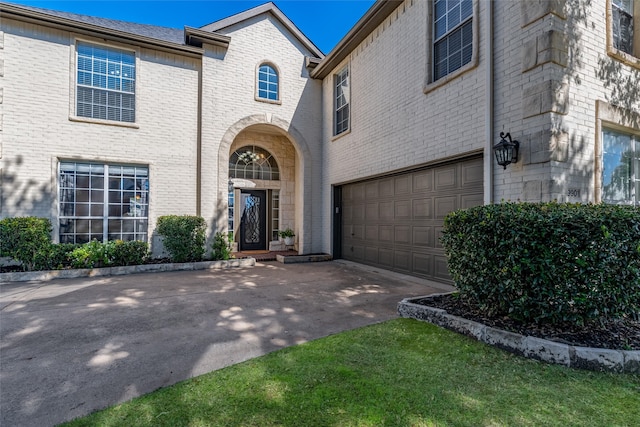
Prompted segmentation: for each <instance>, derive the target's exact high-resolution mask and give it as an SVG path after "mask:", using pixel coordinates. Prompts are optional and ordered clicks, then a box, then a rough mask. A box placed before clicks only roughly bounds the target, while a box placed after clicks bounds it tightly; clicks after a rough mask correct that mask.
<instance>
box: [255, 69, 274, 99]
mask: <svg viewBox="0 0 640 427" xmlns="http://www.w3.org/2000/svg"><path fill="white" fill-rule="evenodd" d="M258 98H262V99H267V100H269V101H277V100H278V99H279V96H278V72H277V71H276V69H275V68H274V67H272V66H271V65H269V64H262V65H261V66H260V68H259V69H258Z"/></svg>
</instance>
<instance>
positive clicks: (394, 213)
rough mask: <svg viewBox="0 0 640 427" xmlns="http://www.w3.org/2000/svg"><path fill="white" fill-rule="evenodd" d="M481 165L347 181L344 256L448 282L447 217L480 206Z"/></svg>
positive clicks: (477, 162)
mask: <svg viewBox="0 0 640 427" xmlns="http://www.w3.org/2000/svg"><path fill="white" fill-rule="evenodd" d="M482 167H483V162H482V159H481V158H474V159H467V160H464V161H460V162H457V163H448V164H445V165H440V166H434V167H431V168H426V169H421V170H414V171H408V172H404V173H401V174H398V175H393V176H386V177H381V178H375V179H371V180H368V181H362V182H358V183H354V184H348V185H345V186H344V187H343V192H342V194H343V197H342V203H343V209H342V233H343V237H342V238H343V245H342V256H343V257H344V258H346V259H349V260H352V261H356V262H362V263H365V264H370V265H374V266H379V267H381V268H386V269H390V270H394V271H399V272H403V273H407V274H413V275H416V276H420V277H426V278H430V279H433V280H439V281H443V282H448V283H450V282H451V278H450V276H449V272H448V269H447V259H446V256H445V254H444V249H443V248H442V245H441V244H440V236H441V235H442V229H443V220H444V217H445V216H446V215H447V214H448V213H449V212H451V211H453V210H456V209H460V208H467V207H472V206H477V205H482V203H483V184H482V179H483V173H482Z"/></svg>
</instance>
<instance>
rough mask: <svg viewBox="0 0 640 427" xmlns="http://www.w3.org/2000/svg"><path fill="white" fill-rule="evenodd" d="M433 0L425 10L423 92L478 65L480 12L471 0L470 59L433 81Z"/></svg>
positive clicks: (441, 84)
mask: <svg viewBox="0 0 640 427" xmlns="http://www.w3.org/2000/svg"><path fill="white" fill-rule="evenodd" d="M434 3H435V2H434V1H433V0H432V1H430V2H429V7H428V8H427V9H428V12H427V37H428V43H427V46H428V49H427V64H426V71H427V72H426V78H425V83H424V88H423V92H424V93H425V94H426V93H429V92H431V91H433V90H435V89H437V88H439V87H441V86H444V85H446V84H447V83H449V82H450V81H452V80H455V79H457V78H458V77H460V76H461V75H463V74H465V73H467V72H468V71H470V70H473V69H474V68H476V67H477V66H478V63H479V60H478V49H479V44H480V43H479V42H480V33H479V31H480V29H479V27H480V25H479V21H480V13H479V6H478V0H473V12H472V15H471V31H472V33H473V45H472V48H471V61H469V62H468V63H467V64H465V65H463V66H462V67H460V68H458V69H457V70H456V71H454V72H452V73H450V74H447V75H446V76H444V77H441V78H439V79H438V80H435V81H434V70H433V60H434V46H435V40H434V38H435V35H434V34H435V28H434V27H435V25H434V22H433V13H434V10H433V8H434Z"/></svg>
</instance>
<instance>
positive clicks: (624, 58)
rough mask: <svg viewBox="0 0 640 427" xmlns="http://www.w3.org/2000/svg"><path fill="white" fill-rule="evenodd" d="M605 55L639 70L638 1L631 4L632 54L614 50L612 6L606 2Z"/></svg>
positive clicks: (639, 24) (609, 0)
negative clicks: (632, 24)
mask: <svg viewBox="0 0 640 427" xmlns="http://www.w3.org/2000/svg"><path fill="white" fill-rule="evenodd" d="M606 7H607V11H606V19H607V31H606V37H607V55H609V56H610V57H612V58H615V59H617V60H618V61H620V62H622V63H624V64H626V65H629V66H631V67H634V68H637V69H639V70H640V0H634V2H633V23H634V32H633V51H634V53H633V54H630V53H627V52H624V51H622V50H619V49H616V48H615V47H614V46H613V5H612V3H611V0H607V6H606Z"/></svg>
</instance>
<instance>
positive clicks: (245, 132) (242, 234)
mask: <svg viewBox="0 0 640 427" xmlns="http://www.w3.org/2000/svg"><path fill="white" fill-rule="evenodd" d="M220 159H221V161H220V168H221V170H220V175H219V176H220V178H221V182H220V190H221V192H220V193H219V194H220V196H221V197H220V198H219V200H221V201H222V199H224V201H226V204H227V210H226V211H227V218H226V219H227V224H225V225H226V226H227V229H228V230H229V231H233V240H234V242H235V243H237V245H238V250H278V249H285V247H284V246H283V244H282V242H280V240H279V232H280V231H282V230H284V229H287V228H290V229H292V230H293V231H294V233H295V239H294V241H295V245H294V247H295V249H296V250H297V251H298V252H299V253H301V254H302V253H309V251H310V246H311V233H310V229H311V227H310V222H311V219H310V218H311V211H310V203H309V202H308V201H307V200H306V198H307V197H310V194H309V192H305V182H307V183H308V182H309V181H308V180H309V177H310V174H311V171H310V165H311V161H310V160H309V150H308V149H307V146H306V143H305V142H304V138H302V136H301V135H300V134H299V133H297V132H296V131H295V129H294V128H292V127H291V126H290V125H289V124H288V123H286V122H284V121H282V120H278V119H277V118H275V117H266V116H263V115H257V116H251V117H248V118H245V119H243V120H242V121H240V122H238V123H236V125H234V126H233V127H232V128H231V129H230V130H229V131H228V132H227V134H226V135H225V138H224V140H223V141H222V144H221V147H220ZM223 162H224V163H223ZM223 174H224V175H223ZM223 179H224V181H222V180H223ZM287 249H291V247H287Z"/></svg>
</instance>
